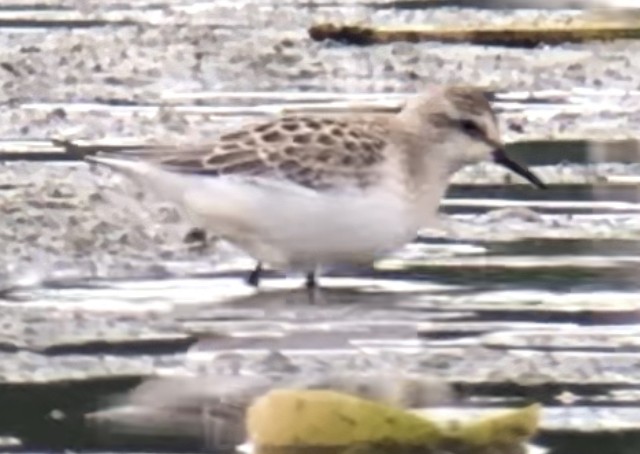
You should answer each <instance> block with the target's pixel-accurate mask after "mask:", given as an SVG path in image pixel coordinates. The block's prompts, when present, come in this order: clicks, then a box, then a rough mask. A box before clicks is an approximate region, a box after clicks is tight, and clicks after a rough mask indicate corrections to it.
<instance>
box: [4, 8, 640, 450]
mask: <svg viewBox="0 0 640 454" xmlns="http://www.w3.org/2000/svg"><path fill="white" fill-rule="evenodd" d="M634 6H635V5H633V4H632V2H630V1H627V2H622V1H620V2H604V1H596V0H592V1H584V2H580V1H577V0H575V1H564V2H560V1H556V2H543V1H538V2H534V1H530V2H527V1H524V0H523V1H518V0H510V1H508V0H505V1H486V2H482V1H480V0H477V1H463V0H460V1H457V2H456V1H446V0H441V1H437V0H432V1H427V0H423V1H418V0H404V1H391V0H368V1H364V0H315V1H297V0H288V1H287V0H285V1H277V0H273V1H269V0H264V1H258V0H253V1H245V0H229V1H188V0H153V1H151V0H130V1H127V2H122V1H115V0H101V1H97V0H87V1H79V0H78V1H72V0H68V1H65V0H58V1H54V0H39V1H33V0H9V1H4V2H2V4H0V49H1V51H0V87H1V90H0V163H1V164H0V257H1V259H2V260H0V305H1V306H2V310H1V311H0V319H1V324H2V328H3V329H2V331H0V358H1V360H0V408H3V409H5V410H4V411H2V412H0V435H3V436H4V438H1V439H0V442H1V443H2V444H1V446H3V450H4V449H5V448H6V449H7V450H13V451H19V452H51V451H61V450H76V451H77V450H81V451H83V450H84V451H87V450H91V451H93V452H96V451H98V452H106V451H107V450H118V451H123V452H132V451H134V450H145V451H151V450H157V451H166V452H175V451H181V452H184V451H187V450H203V449H204V450H211V449H217V448H219V446H217V445H216V443H213V447H212V444H211V443H210V440H209V438H211V437H214V438H216V437H219V432H216V431H219V430H220V429H219V428H218V426H216V425H215V424H214V423H211V424H212V426H211V427H213V428H209V429H210V430H209V429H208V430H207V431H205V432H206V433H205V432H203V431H202V430H200V429H201V428H202V427H205V426H207V424H206V423H203V424H204V426H202V427H199V428H198V429H197V430H196V429H194V422H193V421H201V415H202V411H203V406H204V405H205V404H206V405H210V404H211V402H214V403H216V405H217V404H218V403H219V402H220V401H221V399H222V401H224V399H223V398H222V397H221V395H222V396H223V397H224V396H225V395H226V394H225V393H227V392H229V393H232V394H233V396H238V395H240V397H237V399H239V401H240V402H244V401H243V400H242V399H245V397H242V396H244V395H245V394H243V393H244V392H245V391H246V389H247V388H249V389H251V392H249V394H250V395H252V394H251V393H259V392H261V391H262V390H264V389H268V388H269V387H271V386H274V384H285V385H290V384H295V386H305V387H306V386H316V385H317V384H318V383H326V382H327V380H328V383H329V385H328V386H331V387H334V388H338V389H351V388H353V387H354V386H355V385H353V383H352V382H350V381H348V382H345V381H344V380H343V379H342V378H335V377H342V376H343V375H344V374H347V375H349V374H351V373H356V372H357V373H359V374H364V376H366V378H363V379H362V380H365V382H366V383H368V384H369V385H371V386H373V385H375V386H373V388H374V389H376V390H379V389H380V387H382V389H381V390H379V391H376V392H378V393H379V394H378V395H383V396H385V397H384V399H387V397H388V396H390V395H393V396H394V397H393V398H389V399H390V400H394V401H395V400H400V401H403V403H404V404H406V403H407V402H405V400H406V399H409V397H407V395H410V396H413V395H412V394H410V393H408V392H407V393H408V394H403V393H405V391H403V390H405V385H404V383H405V381H403V380H405V379H404V378H402V377H401V378H399V379H398V380H399V381H397V380H390V379H389V378H388V377H389V376H390V375H393V376H395V377H397V376H403V374H407V375H408V376H411V377H414V376H419V377H429V382H428V383H429V387H428V389H427V390H426V391H424V393H423V392H422V391H420V392H419V393H418V394H419V396H418V397H415V396H414V397H411V399H409V400H410V401H411V403H413V404H415V405H414V406H423V405H427V404H428V405H438V406H442V405H447V406H453V407H456V408H458V409H467V410H472V409H475V410H478V409H488V408H497V407H499V408H503V407H510V406H522V405H523V404H526V403H531V402H540V403H542V404H543V405H544V411H543V418H542V422H541V427H540V433H539V436H538V437H537V438H536V439H535V440H534V442H535V443H536V444H539V445H540V446H545V447H547V448H548V449H550V450H551V452H553V453H578V452H579V453H591V452H593V453H596V452H597V453H601V452H607V453H630V452H637V450H638V449H640V448H639V446H640V406H639V405H640V395H639V394H638V393H639V391H640V367H638V364H639V360H640V355H639V353H640V342H639V341H638V334H639V333H640V325H639V324H638V320H639V313H638V308H639V307H640V280H639V278H640V273H638V271H639V268H638V267H639V266H640V247H639V245H640V243H639V242H638V238H639V237H640V200H639V193H638V187H639V186H638V184H639V183H640V161H639V155H638V150H639V148H638V142H637V139H636V138H637V136H638V126H639V125H640V59H638V58H637V55H638V53H639V52H640V42H639V41H638V40H637V39H638V38H639V37H640V19H639V17H640V15H639V14H638V11H637V10H635V9H634ZM433 83H456V84H473V85H478V86H481V87H482V88H484V89H485V90H486V92H487V94H488V96H490V98H491V100H492V104H493V105H494V107H495V109H496V110H497V112H498V114H499V118H500V123H501V129H502V133H503V135H504V138H505V141H507V142H508V143H509V151H510V152H511V153H512V154H513V155H514V156H516V157H517V158H518V159H520V160H521V161H524V162H527V163H528V164H529V165H530V166H532V168H533V169H534V171H536V172H537V173H538V174H539V175H540V176H541V178H542V179H543V180H544V181H545V182H547V183H548V184H549V186H550V188H549V189H548V190H547V191H544V192H543V191H537V190H535V189H534V188H532V187H530V186H528V185H527V184H525V183H524V182H523V181H520V180H516V179H515V178H513V177H511V176H509V175H507V173H506V171H503V170H502V169H500V168H498V167H496V166H494V165H492V164H486V165H479V166H474V167H469V168H466V169H464V170H463V171H461V172H460V173H458V174H457V175H456V176H455V177H454V184H453V185H452V187H451V189H450V191H449V193H448V195H447V198H446V200H445V201H444V202H443V206H442V219H441V228H439V229H435V230H433V231H425V232H421V234H420V236H419V237H418V238H417V239H416V241H415V242H414V243H412V244H410V245H408V246H407V247H405V248H404V249H402V250H401V251H398V252H397V253H396V254H394V255H393V256H390V257H387V258H385V259H383V260H381V261H379V262H378V263H376V264H375V266H374V267H372V268H371V269H368V270H357V271H353V272H352V271H348V270H347V271H344V272H339V273H338V272H336V273H333V274H330V275H329V276H326V277H325V278H323V280H322V284H323V286H324V287H326V288H325V289H324V290H323V299H322V304H320V305H318V304H316V305H312V304H310V302H309V300H308V297H307V294H306V293H305V292H304V291H302V290H300V289H299V287H300V285H301V282H302V279H301V278H300V277H297V276H285V275H282V274H279V273H275V272H268V273H267V276H268V277H267V279H265V288H264V289H261V290H259V291H256V290H255V289H253V288H250V287H248V286H247V285H246V284H245V282H244V280H243V277H244V275H245V273H246V272H247V271H248V270H250V269H251V267H252V266H253V263H252V261H251V260H250V259H249V258H248V257H246V256H244V255H242V253H241V252H239V251H237V250H235V249H233V248H231V247H230V246H228V245H226V244H224V243H222V242H220V241H217V239H216V238H215V237H213V236H211V235H210V234H208V233H207V232H202V231H197V230H194V229H193V228H192V226H190V225H189V224H188V223H187V222H186V221H185V220H183V219H181V218H180V216H179V214H178V212H177V211H176V210H175V209H174V208H173V207H171V206H168V205H166V204H162V203H158V202H155V201H153V200H148V199H147V198H146V197H145V196H144V195H141V194H138V193H137V191H136V190H135V188H134V187H133V186H131V185H130V184H129V183H128V182H126V181H123V180H121V179H120V178H118V177H116V176H114V175H112V174H110V173H109V172H107V171H104V170H102V169H93V168H91V167H90V166H89V165H87V164H86V163H84V162H83V160H82V158H83V156H85V155H87V154H91V153H95V152H97V151H100V150H119V149H122V148H126V147H145V146H151V145H166V144H190V145H192V144H197V143H203V142H206V141H208V140H214V139H215V138H216V137H217V135H218V134H220V133H221V132H222V131H224V130H227V129H231V128H234V127H237V126H239V125H241V124H244V123H246V122H249V121H254V120H256V119H260V118H267V117H269V116H273V115H278V114H280V113H282V112H285V111H286V112H336V113H347V112H350V111H353V110H354V109H362V108H365V109H373V110H377V111H380V112H392V111H394V110H396V109H397V108H398V106H399V105H400V104H401V103H402V100H403V99H404V97H405V96H406V95H408V94H410V93H413V92H415V91H418V90H421V89H422V88H424V87H426V86H428V85H429V84H433ZM240 376H242V377H250V379H249V381H250V383H251V384H250V385H247V387H246V388H245V387H241V389H240V391H238V389H236V388H234V387H232V389H231V390H228V389H226V386H227V384H228V383H230V382H232V381H233V380H237V379H238V377H240ZM154 377H173V378H176V377H179V378H180V379H186V378H192V379H193V380H195V381H193V382H189V383H192V384H193V386H191V385H188V384H185V383H187V382H173V381H168V382H166V383H167V387H162V386H159V387H157V388H156V387H153V386H150V387H149V388H148V389H150V390H151V391H149V392H150V393H151V396H152V397H151V398H150V399H147V400H145V399H138V400H136V398H135V395H134V396H133V397H131V400H130V401H129V400H127V398H125V397H123V396H126V395H127V394H126V393H127V392H129V391H131V390H132V389H134V388H135V387H136V386H138V385H139V384H140V383H144V382H145V381H146V380H148V379H150V378H154ZM207 377H208V378H207ZM211 377H215V378H211ZM219 377H233V378H231V379H230V381H226V380H224V379H221V378H219ZM327 377H333V378H330V379H329V378H327ZM209 379H211V382H209V381H207V380H209ZM199 380H204V381H199ZM176 383H178V384H177V385H176ZM234 383H235V382H234ZM242 383H244V382H242ZM345 383H347V384H345ZM384 383H392V384H393V385H388V386H395V387H394V388H393V389H392V391H389V389H388V388H385V387H384V386H385V385H382V384H384ZM398 383H400V384H398ZM431 385H433V387H431ZM170 389H174V390H176V389H177V390H183V391H184V393H183V394H180V393H178V397H176V399H178V400H177V401H179V402H180V405H178V407H185V408H188V410H185V409H184V408H182V409H181V410H180V411H183V412H185V413H187V414H188V417H187V418H186V419H184V420H183V422H184V424H182V425H180V424H178V423H177V419H176V414H175V413H173V412H172V411H173V410H171V409H172V408H174V407H172V405H174V402H175V401H172V400H171V399H173V397H174V394H173V393H172V392H170V391H169V390H170ZM411 389H413V388H411ZM421 389H422V388H421ZM398 390H400V391H398ZM209 393H211V395H210V394H209ZM238 393H239V394H238ZM116 396H119V397H116ZM163 398H164V399H166V400H167V402H168V403H167V404H166V406H165V410H166V409H167V408H169V410H168V411H167V412H166V413H165V414H162V415H158V414H157V413H156V412H155V411H154V409H153V408H151V409H149V408H148V405H149V402H156V403H157V402H159V401H161V402H163V401H162V399H163ZM235 398H236V397H234V399H235ZM114 399H115V400H114ZM118 399H119V400H118ZM208 399H212V401H210V400H208ZM114 402H116V403H117V402H121V403H122V402H125V403H126V402H133V403H134V404H136V405H137V406H138V408H137V410H136V411H138V413H135V412H133V413H131V412H130V413H126V412H125V414H123V413H122V412H120V413H117V412H116V413H105V414H102V415H103V416H102V419H101V418H100V417H98V416H96V413H95V412H97V411H100V410H102V409H105V408H110V407H111V406H112V405H114ZM234 402H235V401H234ZM145 405H146V406H147V407H145ZM240 406H241V405H240ZM152 407H153V406H152ZM6 409H9V410H8V411H7V410H6ZM86 414H91V415H92V416H91V418H90V420H86V419H85V415H86ZM231 414H232V421H236V422H237V421H238V420H241V418H240V419H237V418H238V417H237V413H233V412H232V413H231ZM98 415H100V414H98ZM140 415H142V416H140ZM127 418H128V419H127ZM154 418H155V419H154ZM163 418H164V419H163ZM225 418H226V416H224V417H222V419H223V420H225V421H226V420H227V419H225ZM233 418H236V419H233ZM213 419H216V418H213ZM218 419H219V418H218ZM96 421H98V422H99V423H98V424H96ZM167 421H168V422H167ZM114 424H115V425H118V424H119V426H118V427H120V428H121V429H122V426H124V427H128V428H129V432H130V433H129V434H128V436H126V437H117V436H115V435H112V433H111V432H110V431H109V430H110V429H109V428H110V427H111V428H113V427H112V426H111V425H114ZM114 427H115V426H114ZM207 427H208V426H207ZM158 428H160V429H158ZM192 429H193V430H192ZM203 430H204V429H203ZM125 432H126V430H125ZM158 432H165V433H166V435H167V436H166V437H159V436H158ZM211 434H213V435H211ZM216 434H218V435H216Z"/></svg>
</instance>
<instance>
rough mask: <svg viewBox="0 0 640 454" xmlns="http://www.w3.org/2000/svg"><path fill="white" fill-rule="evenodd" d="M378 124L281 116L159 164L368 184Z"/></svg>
mask: <svg viewBox="0 0 640 454" xmlns="http://www.w3.org/2000/svg"><path fill="white" fill-rule="evenodd" d="M384 137H385V130H384V126H383V125H382V124H379V123H374V122H367V121H355V120H354V119H351V120H346V119H336V118H329V117H297V116H291V117H283V118H281V119H278V120H274V121H271V122H267V123H263V124H259V125H256V126H254V127H250V128H246V129H242V130H239V131H236V132H233V133H230V134H226V135H223V136H222V137H220V139H219V141H218V142H217V143H216V144H215V145H213V146H212V147H211V148H209V149H194V150H184V152H181V153H176V154H172V155H171V156H166V157H165V158H164V159H162V160H161V161H160V162H161V164H162V165H163V167H165V168H166V169H167V170H171V171H174V172H181V173H193V174H199V175H212V176H220V175H245V176H269V177H273V176H275V177H280V178H284V179H287V180H290V181H294V182H296V183H298V184H300V185H301V186H304V187H307V188H312V189H320V188H332V187H336V186H339V185H341V184H342V183H344V182H346V181H349V182H350V183H351V184H353V183H355V185H357V186H359V187H366V186H368V185H370V184H372V183H373V182H374V181H375V180H376V178H377V176H378V173H377V164H379V163H380V162H381V161H382V160H383V149H384V148H385V146H386V141H385V139H384Z"/></svg>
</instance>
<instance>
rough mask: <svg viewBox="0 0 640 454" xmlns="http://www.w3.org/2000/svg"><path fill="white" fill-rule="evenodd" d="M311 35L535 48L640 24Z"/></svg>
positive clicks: (337, 28) (630, 34)
mask: <svg viewBox="0 0 640 454" xmlns="http://www.w3.org/2000/svg"><path fill="white" fill-rule="evenodd" d="M309 36H310V37H311V38H312V39H314V40H316V41H324V40H329V39H330V40H335V41H340V42H343V43H346V44H354V45H360V46H365V45H372V44H388V43H392V42H397V41H408V42H412V43H417V42H422V41H439V42H443V43H473V44H481V45H489V46H508V47H525V48H533V47H536V46H538V45H540V44H548V45H559V44H563V43H582V42H587V41H609V40H615V39H638V38H640V26H639V25H638V24H618V23H583V24H574V25H562V24H554V25H551V26H548V27H543V26H540V25H536V24H526V25H514V26H510V27H499V28H498V27H484V28H441V27H437V28H436V27H429V26H423V27H420V26H414V27H373V26H367V25H335V24H331V23H324V24H317V25H314V26H312V27H311V28H310V29H309Z"/></svg>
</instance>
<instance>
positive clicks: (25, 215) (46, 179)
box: [0, 1, 640, 277]
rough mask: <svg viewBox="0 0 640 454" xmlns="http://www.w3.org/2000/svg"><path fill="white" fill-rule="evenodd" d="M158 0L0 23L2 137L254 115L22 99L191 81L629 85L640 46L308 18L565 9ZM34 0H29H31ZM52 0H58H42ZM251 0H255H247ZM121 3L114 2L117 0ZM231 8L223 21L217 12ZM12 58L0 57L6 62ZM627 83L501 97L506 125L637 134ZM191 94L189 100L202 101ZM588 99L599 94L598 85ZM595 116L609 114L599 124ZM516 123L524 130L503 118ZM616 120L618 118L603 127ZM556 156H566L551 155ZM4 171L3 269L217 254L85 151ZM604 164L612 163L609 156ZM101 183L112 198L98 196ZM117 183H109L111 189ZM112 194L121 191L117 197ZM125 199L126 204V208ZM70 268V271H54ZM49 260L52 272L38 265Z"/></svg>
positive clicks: (224, 125) (393, 19)
mask: <svg viewBox="0 0 640 454" xmlns="http://www.w3.org/2000/svg"><path fill="white" fill-rule="evenodd" d="M117 3H119V2H112V3H104V2H102V3H99V2H93V3H90V4H86V5H85V6H86V7H85V8H84V9H78V8H75V9H74V8H73V6H74V5H76V3H75V2H71V1H69V2H63V3H58V4H64V5H66V6H67V7H70V8H71V10H70V11H71V12H73V11H75V12H74V13H73V14H76V15H79V16H80V17H82V16H83V15H85V16H86V17H91V18H96V17H98V18H99V17H102V16H104V17H111V18H114V17H115V18H117V17H118V14H120V13H118V12H115V13H114V12H113V11H109V5H114V4H117ZM188 3H189V2H185V1H167V2H165V3H163V4H161V5H160V6H159V7H154V12H153V15H151V16H145V18H146V22H156V23H155V24H150V23H144V24H140V25H133V26H131V25H123V26H117V25H107V26H104V27H94V28H86V29H80V28H76V29H69V30H67V29H64V28H52V29H50V30H47V31H46V32H43V31H33V32H25V31H24V30H11V29H2V30H0V45H1V46H2V47H3V48H4V49H5V50H6V54H5V57H4V59H3V61H5V62H7V63H9V64H10V67H5V68H0V74H1V75H2V79H0V85H1V90H0V100H2V101H4V102H5V103H4V104H2V105H1V106H0V138H1V139H3V140H9V139H12V140H29V139H38V140H47V139H51V138H61V137H64V138H70V139H89V140H91V139H93V140H95V139H103V138H109V139H114V138H115V139H118V138H120V139H130V138H136V139H143V140H148V141H150V142H154V143H165V142H171V143H191V142H197V141H203V140H211V139H213V138H215V137H216V136H217V135H218V134H219V133H220V132H221V131H222V130H225V129H229V128H233V127H234V126H237V125H239V124H241V123H243V122H245V121H246V120H247V118H246V117H237V118H233V117H230V118H215V117H211V118H209V117H208V116H207V115H198V114H189V115H187V114H180V113H177V112H176V111H174V110H173V109H172V108H171V106H166V107H164V108H162V109H161V110H160V111H159V112H157V113H154V114H142V113H135V112H134V113H128V114H124V113H118V112H117V110H113V111H109V110H108V109H107V110H104V111H99V110H95V111H88V112H74V111H73V110H65V109H60V108H54V107H52V108H51V109H47V108H46V107H43V108H40V109H33V108H25V106H27V105H28V104H29V103H34V102H37V103H68V102H103V103H116V104H124V105H127V104H130V103H133V105H157V103H159V102H161V101H162V98H163V95H165V94H166V93H168V92H174V93H175V92H178V93H190V92H200V91H233V92H238V91H291V92H296V91H330V92H331V91H333V92H337V93H352V92H357V93H409V92H413V91H416V90H418V89H419V88H420V87H421V86H422V85H423V84H424V83H426V82H429V83H433V82H435V83H442V82H453V83H469V82H473V83H475V84H478V85H482V86H490V87H496V88H497V89H499V90H500V91H501V92H503V93H506V92H510V91H523V90H524V91H538V90H548V89H559V90H567V89H569V88H573V87H575V86H578V87H583V88H586V89H594V90H597V89H603V88H606V89H609V88H616V89H620V90H638V89H639V88H640V67H639V66H638V65H640V63H638V62H639V60H637V59H634V58H633V55H634V54H635V53H637V51H638V50H640V44H638V43H637V42H629V41H620V42H612V43H592V44H587V45H566V46H559V47H554V48H538V49H533V50H531V49H506V48H500V47H483V46H466V45H443V44H438V43H423V44H418V45H416V44H409V43H397V44H393V45H385V46H372V47H350V46H343V45H340V44H336V43H330V42H326V43H316V42H313V41H311V40H310V39H309V38H308V36H307V33H306V27H307V26H308V25H310V24H311V23H313V22H317V21H320V20H329V19H331V20H338V21H347V20H348V21H354V20H371V21H372V22H374V23H376V24H410V23H438V24H447V23H449V24H456V25H460V24H462V23H464V24H478V23H480V24H483V23H491V22H495V21H509V20H516V19H521V20H541V19H542V18H544V17H551V18H554V20H559V21H564V20H569V19H570V18H571V17H573V16H575V12H566V11H554V12H552V13H550V12H545V11H535V10H533V11H532V10H527V11H524V10H523V11H500V10H493V11H490V10H472V9H458V8H433V9H426V10H397V9H390V8H374V7H367V6H362V5H354V4H349V5H347V6H344V7H336V6H326V7H322V6H320V7H317V8H315V9H314V8H309V7H306V6H302V7H301V6H300V5H294V4H285V5H283V6H279V7H275V6H274V5H273V4H270V3H264V2H261V3H260V5H261V7H260V8H258V7H257V6H256V5H257V3H253V4H252V3H251V2H244V3H243V4H244V5H245V7H244V8H242V7H234V6H231V3H215V4H214V3H210V4H209V3H202V4H200V5H199V6H198V7H195V6H190V7H186V5H188ZM25 4H27V3H25ZM50 4H51V3H50ZM145 4H148V3H147V2H135V3H129V4H128V6H127V7H126V8H125V9H126V11H124V12H123V13H122V14H124V16H126V17H129V18H131V17H133V18H135V17H141V16H144V5H145ZM250 4H252V5H253V6H251V7H250V6H248V5H250ZM120 8H122V4H120ZM220 17H224V20H225V21H228V23H230V24H234V26H233V27H232V28H226V27H218V26H216V24H217V23H218V25H219V22H220V20H219V18H220ZM7 68H9V69H7ZM635 99H637V98H636V97H635V95H634V96H630V97H629V96H625V95H624V94H622V95H621V96H618V97H616V98H615V99H614V100H613V101H612V100H611V99H609V100H608V102H610V103H611V102H613V103H614V104H616V103H618V100H619V103H620V105H619V106H618V107H620V109H622V110H621V111H620V112H615V111H610V110H608V109H607V108H606V106H604V108H603V110H598V108H596V109H595V110H593V111H591V112H589V111H586V110H587V109H586V108H585V112H582V111H580V109H578V110H577V111H576V110H575V109H574V110H573V112H568V111H567V110H566V109H563V108H560V109H558V110H557V112H555V113H554V112H551V113H548V112H547V113H545V112H543V111H541V110H536V113H535V115H534V114H532V113H531V112H533V111H525V112H518V111H512V112H505V114H504V115H502V121H503V126H504V127H503V129H504V130H505V131H506V136H507V138H508V139H509V140H523V139H526V138H540V137H553V136H554V135H557V134H558V133H563V134H566V132H567V131H571V134H574V135H575V136H578V137H580V136H585V135H589V134H591V135H593V136H597V137H607V138H613V137H620V136H623V135H625V134H629V135H631V136H635V135H636V130H638V131H640V128H638V127H637V126H638V125H640V109H639V110H638V112H635V113H634V110H633V101H634V100H635ZM196 102H197V101H196ZM595 102H596V104H595V105H596V106H597V102H600V100H598V99H596V100H595ZM603 118H606V119H607V123H606V124H605V126H604V127H603V126H602V121H603ZM513 122H515V123H517V124H519V125H520V127H521V128H522V131H523V132H522V133H518V132H516V131H514V130H511V129H510V128H508V124H510V123H513ZM612 122H613V123H614V126H613V127H612ZM561 159H562V158H560V157H559V161H560V160H561ZM0 169H1V173H0V182H1V183H2V184H3V185H9V186H11V185H17V186H18V187H17V188H15V189H11V190H3V191H0V199H1V200H2V202H3V203H2V204H1V205H0V213H1V214H2V221H1V222H0V238H1V240H2V251H1V252H0V255H1V256H2V257H3V258H4V263H5V268H7V270H11V269H16V268H17V269H20V268H21V267H23V266H27V267H28V266H29V263H38V264H40V265H42V264H44V265H43V266H42V268H43V269H45V270H58V271H59V272H60V270H65V269H67V270H68V272H69V273H70V274H71V275H73V273H76V272H83V273H86V274H89V275H91V276H103V277H104V276H113V275H136V273H141V274H147V273H149V272H156V273H158V274H159V275H163V274H164V273H167V272H170V271H167V266H166V265H165V264H166V263H167V262H175V261H177V262H180V261H185V262H186V263H188V262H189V261H197V262H202V261H205V262H207V261H209V260H210V261H211V262H212V263H215V262H216V260H218V259H219V257H218V256H217V252H216V251H217V248H216V247H215V245H214V244H208V245H206V246H204V247H201V246H200V245H197V244H196V245H193V244H192V245H189V244H185V243H184V237H185V235H186V234H187V233H188V232H189V226H188V225H187V224H186V223H184V222H183V221H181V220H180V219H179V218H178V217H177V216H176V214H175V212H174V211H173V210H171V209H170V208H167V207H162V206H157V205H152V206H151V207H150V208H149V209H146V210H139V209H138V208H137V205H135V203H134V204H133V205H129V206H126V205H127V204H128V203H129V202H126V197H123V196H122V195H119V196H118V195H117V194H122V193H121V191H120V189H118V187H119V186H118V184H117V182H115V181H113V180H111V179H104V177H102V176H97V175H96V174H95V173H93V172H91V171H89V170H88V168H87V167H86V166H83V165H78V166H75V167H73V166H71V167H68V166H66V167H65V166H50V165H43V164H42V163H24V164H7V165H4V166H2V167H0ZM612 169H613V170H612ZM611 171H614V172H615V174H616V175H637V174H638V168H637V166H633V165H626V166H625V165H617V166H616V165H615V164H611V165H608V164H606V163H603V164H600V167H596V168H591V169H589V168H580V167H576V168H573V167H572V168H568V167H566V166H564V167H563V166H560V167H558V168H557V169H553V168H545V169H544V170H543V173H544V175H545V178H548V179H549V180H550V181H552V182H558V181H564V182H570V183H576V182H584V181H593V179H594V178H595V177H597V176H598V175H607V174H609V173H610V172H611ZM503 178H504V173H503V172H501V170H499V169H495V168H491V169H490V170H486V169H484V168H482V167H480V168H473V169H466V170H465V171H463V172H461V174H459V175H458V176H456V181H457V182H475V183H482V182H485V183H486V182H494V183H501V182H502V181H503ZM101 186H107V187H109V188H113V190H112V191H110V192H109V194H111V196H109V197H111V199H113V198H114V197H115V199H116V203H115V204H114V203H112V202H110V201H109V200H104V198H105V194H104V193H102V192H100V191H99V188H100V187H101ZM114 194H115V195H114ZM118 204H120V205H118ZM132 213H133V215H132ZM63 274H64V273H63ZM45 275H47V272H45Z"/></svg>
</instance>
